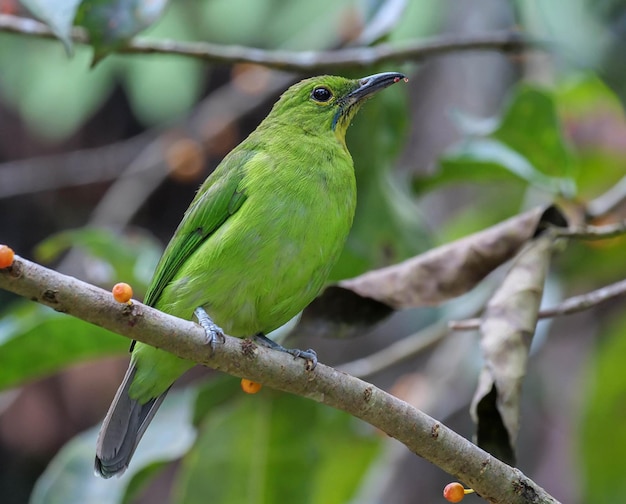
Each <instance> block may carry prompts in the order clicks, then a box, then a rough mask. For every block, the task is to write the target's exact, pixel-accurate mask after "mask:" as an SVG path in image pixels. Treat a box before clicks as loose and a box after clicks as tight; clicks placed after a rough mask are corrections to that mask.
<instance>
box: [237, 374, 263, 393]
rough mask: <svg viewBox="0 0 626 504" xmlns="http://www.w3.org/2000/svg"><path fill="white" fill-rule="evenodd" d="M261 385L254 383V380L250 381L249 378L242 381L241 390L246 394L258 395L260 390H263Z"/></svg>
mask: <svg viewBox="0 0 626 504" xmlns="http://www.w3.org/2000/svg"><path fill="white" fill-rule="evenodd" d="M262 386H263V385H261V384H260V383H257V382H253V381H252V380H248V379H247V378H242V379H241V390H243V391H244V392H245V393H246V394H256V393H257V392H258V391H259V390H261V387H262Z"/></svg>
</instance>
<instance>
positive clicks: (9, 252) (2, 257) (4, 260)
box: [0, 245, 15, 269]
mask: <svg viewBox="0 0 626 504" xmlns="http://www.w3.org/2000/svg"><path fill="white" fill-rule="evenodd" d="M14 257H15V252H13V249H12V248H11V247H7V246H6V245H0V269H2V268H8V267H9V266H11V264H13V258H14Z"/></svg>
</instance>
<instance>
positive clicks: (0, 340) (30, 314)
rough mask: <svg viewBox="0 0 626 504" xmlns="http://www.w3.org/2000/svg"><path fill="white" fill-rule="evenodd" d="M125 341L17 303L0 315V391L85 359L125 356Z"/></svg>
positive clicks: (40, 308) (36, 306)
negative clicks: (115, 355)
mask: <svg viewBox="0 0 626 504" xmlns="http://www.w3.org/2000/svg"><path fill="white" fill-rule="evenodd" d="M128 346H129V341H128V340H127V339H126V338H122V337H120V336H119V335H117V334H114V333H112V332H110V331H107V330H105V329H102V328H101V327H97V326H94V325H91V324H88V323H87V322H83V321H82V320H79V319H76V318H74V317H70V316H68V315H64V314H61V313H57V312H55V311H54V310H52V309H51V308H47V307H45V306H42V305H39V304H36V303H31V302H20V303H15V304H14V305H12V306H11V307H10V308H9V310H8V311H6V312H5V313H4V314H2V315H0V369H2V373H0V389H7V388H11V387H16V386H18V385H21V384H22V383H24V382H26V381H28V380H33V379H35V378H41V377H43V376H47V375H50V374H52V373H54V372H57V371H60V370H62V369H64V368H66V367H67V366H69V365H71V364H75V363H78V362H82V361H84V360H87V359H93V358H96V357H102V356H105V355H114V354H120V353H124V352H128Z"/></svg>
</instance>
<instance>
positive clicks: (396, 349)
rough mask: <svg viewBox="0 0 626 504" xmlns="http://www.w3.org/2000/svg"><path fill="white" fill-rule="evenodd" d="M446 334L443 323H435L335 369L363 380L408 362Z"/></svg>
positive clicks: (445, 327) (446, 329) (446, 328)
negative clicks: (392, 366)
mask: <svg viewBox="0 0 626 504" xmlns="http://www.w3.org/2000/svg"><path fill="white" fill-rule="evenodd" d="M447 334H448V327H447V325H446V324H445V323H436V324H433V325H431V326H428V327H426V328H425V329H422V330H421V331H418V332H416V333H414V334H412V335H410V336H407V337H406V338H402V339H401V340H398V341H396V342H394V343H392V344H391V345H388V346H386V347H385V348H383V349H382V350H380V351H378V352H376V353H373V354H370V355H368V356H367V357H363V358H361V359H356V360H353V361H350V362H346V363H345V364H340V365H338V366H337V369H339V370H340V371H343V372H344V373H348V374H350V375H352V376H358V377H359V378H365V377H367V376H371V375H373V374H375V373H378V372H379V371H382V370H384V369H387V368H388V367H390V366H391V365H393V364H397V363H399V362H402V361H405V360H408V359H410V358H412V357H414V356H415V355H417V354H419V353H420V352H423V351H424V350H426V349H428V348H430V347H432V346H434V345H436V344H437V343H439V342H440V341H441V340H442V339H443V338H445V336H446V335H447Z"/></svg>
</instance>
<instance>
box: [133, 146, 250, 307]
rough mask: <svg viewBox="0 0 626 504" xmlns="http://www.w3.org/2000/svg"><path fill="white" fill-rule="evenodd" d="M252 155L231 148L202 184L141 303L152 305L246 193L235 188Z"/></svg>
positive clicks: (248, 152) (234, 209)
mask: <svg viewBox="0 0 626 504" xmlns="http://www.w3.org/2000/svg"><path fill="white" fill-rule="evenodd" d="M253 156H254V152H253V151H246V150H241V151H233V152H232V154H231V155H229V156H227V157H226V158H224V160H223V161H222V163H221V164H220V165H219V166H218V167H217V168H216V170H215V171H214V172H213V173H212V174H211V175H210V176H209V177H208V178H207V179H206V180H205V182H204V184H202V186H201V187H200V189H199V190H198V193H197V194H196V196H195V198H194V199H193V201H192V202H191V205H190V206H189V209H188V210H187V212H185V216H184V217H183V220H182V221H181V223H180V225H179V226H178V229H176V232H175V233H174V236H173V237H172V239H171V240H170V242H169V244H168V245H167V248H166V249H165V252H164V253H163V256H162V257H161V260H160V261H159V264H158V265H157V268H156V271H155V273H154V277H153V278H152V283H151V284H150V287H149V288H148V291H147V292H146V296H145V299H144V302H145V304H147V305H148V306H154V304H155V303H156V301H157V300H158V299H159V296H160V295H161V293H162V292H163V289H164V288H165V286H166V285H167V284H168V283H169V282H171V280H172V279H173V278H174V275H175V274H176V272H177V271H179V270H180V268H181V266H182V265H183V264H184V263H185V261H187V259H189V257H190V256H191V255H192V254H193V253H194V252H195V251H196V250H197V248H198V247H199V246H200V245H201V244H202V243H203V242H204V240H206V239H207V238H208V237H209V236H211V235H212V234H213V233H214V232H215V230H216V229H218V228H219V227H220V226H221V225H222V224H223V223H224V222H225V221H226V219H228V218H229V217H230V216H231V215H233V214H234V213H235V212H236V211H237V210H238V209H239V208H240V207H241V205H242V204H243V202H244V201H245V199H246V196H245V194H244V193H242V192H239V191H238V188H239V184H240V182H241V180H242V178H243V176H244V173H245V165H246V162H247V161H248V160H249V159H251V158H252V157H253Z"/></svg>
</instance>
